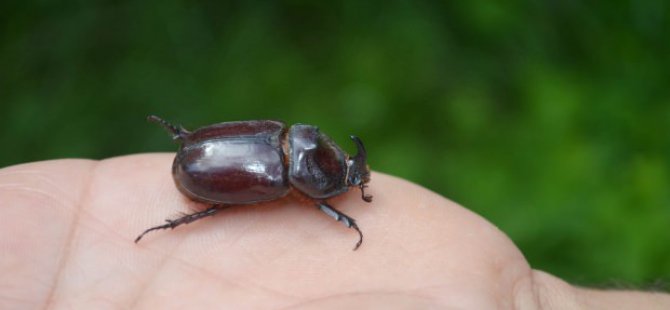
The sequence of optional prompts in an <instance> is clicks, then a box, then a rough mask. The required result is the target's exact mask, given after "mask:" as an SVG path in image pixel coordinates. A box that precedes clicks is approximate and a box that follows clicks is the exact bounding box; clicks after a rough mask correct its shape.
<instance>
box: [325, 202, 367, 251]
mask: <svg viewBox="0 0 670 310" xmlns="http://www.w3.org/2000/svg"><path fill="white" fill-rule="evenodd" d="M316 206H317V207H318V208H319V210H321V212H323V213H325V214H327V215H328V216H330V217H332V218H334V219H335V220H336V221H338V222H342V223H343V224H344V225H346V226H347V227H349V228H353V229H355V230H356V231H357V232H358V236H359V239H358V242H357V243H356V246H354V251H356V250H357V249H358V247H360V246H361V243H363V233H362V232H361V230H360V229H358V225H356V221H355V220H354V219H353V218H351V217H349V216H348V215H346V214H344V213H342V212H340V211H337V210H336V209H335V208H333V207H332V206H330V205H328V204H327V203H326V202H323V201H322V202H318V203H317V204H316Z"/></svg>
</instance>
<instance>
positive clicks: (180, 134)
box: [147, 115, 190, 140]
mask: <svg viewBox="0 0 670 310" xmlns="http://www.w3.org/2000/svg"><path fill="white" fill-rule="evenodd" d="M147 121H149V122H152V123H157V124H159V125H161V126H163V128H165V130H167V131H168V132H169V133H170V134H171V135H172V139H173V140H182V139H184V137H186V136H187V135H188V134H190V132H189V131H188V130H186V129H184V127H181V126H175V125H172V124H170V123H169V122H168V121H166V120H164V119H162V118H160V117H158V116H156V115H149V116H147Z"/></svg>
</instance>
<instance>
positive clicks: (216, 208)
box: [135, 205, 223, 243]
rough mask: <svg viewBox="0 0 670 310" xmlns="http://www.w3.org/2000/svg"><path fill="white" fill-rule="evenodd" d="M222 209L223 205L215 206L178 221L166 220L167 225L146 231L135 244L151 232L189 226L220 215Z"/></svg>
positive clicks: (187, 215) (185, 216) (138, 237)
mask: <svg viewBox="0 0 670 310" xmlns="http://www.w3.org/2000/svg"><path fill="white" fill-rule="evenodd" d="M222 209H223V206H221V205H213V206H211V207H209V208H207V209H206V210H203V211H200V212H196V213H192V214H186V215H184V216H182V217H180V218H178V219H176V220H170V219H167V220H165V221H166V222H167V224H163V225H158V226H154V227H151V228H149V229H147V230H145V231H144V232H143V233H141V234H140V235H139V236H137V238H135V243H138V242H139V241H140V239H142V237H144V235H146V234H147V233H148V232H150V231H154V230H159V229H168V228H169V229H174V228H175V227H177V226H179V225H182V224H188V223H191V222H194V221H197V220H199V219H201V218H204V217H208V216H212V215H214V214H216V213H218V212H219V211H221V210H222Z"/></svg>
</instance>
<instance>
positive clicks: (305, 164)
mask: <svg viewBox="0 0 670 310" xmlns="http://www.w3.org/2000/svg"><path fill="white" fill-rule="evenodd" d="M147 120H149V121H151V122H155V123H158V124H160V125H162V126H163V127H164V128H165V129H166V130H167V131H168V132H169V133H170V134H171V135H172V139H173V140H177V141H179V142H180V143H181V146H180V147H179V151H178V152H177V156H176V157H175V159H174V162H173V164H172V176H173V178H174V181H175V184H176V185H177V188H178V189H179V191H181V192H182V194H184V195H186V196H187V197H189V198H190V199H192V200H195V201H199V202H204V203H207V204H211V205H212V206H211V207H210V208H208V209H206V210H204V211H200V212H196V213H193V214H188V215H184V216H182V217H180V218H178V219H175V220H166V221H167V224H164V225H159V226H155V227H152V228H149V229H147V230H145V231H144V232H143V233H142V234H140V235H139V236H138V237H137V239H135V242H136V243H137V242H138V241H140V239H142V236H144V235H145V234H146V233H148V232H150V231H153V230H158V229H168V228H170V229H174V228H175V227H177V226H179V225H181V224H188V223H191V222H193V221H196V220H199V219H201V218H204V217H208V216H211V215H214V214H216V213H217V212H219V211H221V210H222V209H223V208H224V207H226V206H230V205H241V204H253V203H258V202H263V201H269V200H275V199H278V198H281V197H283V196H286V195H287V194H288V193H289V192H290V191H291V190H292V189H295V190H297V191H298V192H299V193H302V194H303V195H304V196H306V197H309V198H311V199H312V200H313V201H314V202H315V203H316V206H317V207H318V208H319V209H320V210H321V211H323V212H324V213H326V214H327V215H329V216H331V217H333V218H334V219H335V220H337V221H340V222H342V223H343V224H344V225H346V226H347V227H349V228H353V229H355V230H356V231H357V232H358V235H359V239H358V242H357V243H356V246H355V247H354V250H356V249H358V247H359V246H360V245H361V243H362V242H363V233H361V230H360V229H359V228H358V225H356V221H354V219H353V218H351V217H349V216H347V215H346V214H344V213H342V212H340V211H338V210H336V209H335V208H333V207H332V206H330V205H328V203H327V202H326V199H328V198H331V197H334V196H337V195H339V194H342V193H344V192H346V191H348V190H349V187H352V186H356V187H358V188H360V189H361V197H362V198H363V200H365V201H366V202H371V201H372V196H370V195H366V194H365V188H366V187H367V185H366V184H367V183H368V182H369V181H370V168H369V167H368V165H367V163H366V157H367V153H366V152H365V147H363V142H361V140H360V139H359V138H358V137H355V136H351V139H352V140H353V141H354V143H355V144H356V147H357V148H358V154H356V156H353V157H350V156H349V155H347V154H346V153H345V152H344V151H342V149H340V147H339V146H337V144H335V143H334V142H333V141H332V140H331V139H330V138H329V137H328V136H326V135H325V134H323V133H321V132H319V128H318V127H316V126H312V125H304V124H295V125H293V126H291V127H290V128H288V129H287V128H286V125H284V123H281V122H277V121H266V120H262V121H242V122H226V123H219V124H214V125H210V126H206V127H203V128H200V129H197V130H195V131H193V132H190V131H188V130H186V129H184V128H183V127H181V126H179V127H177V126H174V125H172V124H170V123H168V122H166V121H164V120H162V119H160V118H159V117H157V116H153V115H152V116H149V117H148V118H147Z"/></svg>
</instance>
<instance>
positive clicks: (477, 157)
mask: <svg viewBox="0 0 670 310" xmlns="http://www.w3.org/2000/svg"><path fill="white" fill-rule="evenodd" d="M361 2H362V1H341V2H337V3H328V2H325V1H324V2H318V3H314V2H312V1H285V2H282V3H268V2H265V1H245V2H243V3H236V4H233V3H226V2H219V1H173V0H167V1H132V2H131V1H71V2H70V3H61V2H59V1H24V2H18V1H9V2H3V3H2V4H0V25H1V27H2V28H1V30H0V35H1V37H0V38H1V41H0V44H1V48H0V121H1V122H2V130H1V131H0V145H2V151H1V152H0V166H3V167H4V166H8V165H13V164H17V163H22V162H29V161H35V160H44V159H52V158H63V157H87V158H105V157H110V156H117V155H123V154H130V153H141V152H158V151H174V150H175V145H174V144H173V143H171V141H170V139H169V138H168V137H167V136H166V134H165V132H163V131H162V130H161V129H159V128H158V127H157V126H156V125H151V124H147V123H146V122H145V117H146V115H147V114H157V115H160V116H162V117H164V118H166V119H168V120H171V121H174V122H176V123H181V124H183V125H184V126H186V127H187V128H195V127H197V126H201V125H205V124H208V123H213V122H219V121H230V120H246V119H264V118H271V119H281V120H284V121H286V122H288V123H294V122H304V123H311V124H317V125H319V126H320V127H321V128H322V130H323V131H324V132H326V133H328V134H329V135H330V136H331V137H333V138H334V139H335V140H336V141H338V142H339V143H340V144H341V145H343V147H345V148H346V149H347V150H349V151H353V150H354V147H353V145H352V143H351V142H350V141H349V140H348V138H347V137H348V135H349V134H352V133H355V134H357V135H359V136H361V137H362V138H363V140H364V141H365V143H366V145H367V148H368V150H369V153H370V157H371V158H370V164H371V166H372V167H373V168H374V169H376V170H379V171H383V172H386V173H390V174H394V175H397V176H400V177H403V178H406V179H409V180H412V181H414V182H416V183H419V184H421V185H423V186H425V187H427V188H430V189H432V190H434V191H436V192H438V193H441V194H443V195H445V196H447V197H449V198H451V199H453V200H455V201H457V202H459V203H461V204H463V205H465V206H467V207H468V208H470V209H472V210H474V211H475V212H477V213H479V214H482V215H483V216H484V217H486V218H487V219H489V220H490V221H492V222H493V223H495V224H496V225H498V226H499V227H500V228H501V229H502V230H503V231H505V232H506V233H507V234H509V235H510V236H511V238H512V239H513V240H514V241H515V242H516V244H518V246H519V247H520V248H521V250H522V251H523V252H524V253H525V255H526V256H527V258H528V260H529V261H530V263H531V264H532V265H533V266H534V267H535V268H539V269H543V270H546V271H549V272H551V273H554V274H556V275H558V276H560V277H562V278H565V279H567V280H568V281H571V282H572V283H576V284H582V285H595V286H612V285H615V286H616V285H621V284H623V285H624V286H632V287H644V286H646V285H658V283H667V281H668V280H669V279H670V231H669V229H668V228H669V227H670V225H669V223H670V164H669V162H668V160H669V159H670V137H669V133H670V87H669V86H670V83H669V82H670V75H669V74H670V48H669V45H670V35H669V33H668V30H669V29H670V10H669V9H670V4H668V3H667V2H665V1H605V2H603V3H600V4H597V3H585V2H581V1H504V2H501V1H481V2H475V1H462V2H460V3H458V4H450V3H448V2H446V1H439V2H424V1H397V2H396V1H364V3H361ZM372 187H374V181H373V183H372ZM377 195H383V193H377Z"/></svg>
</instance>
